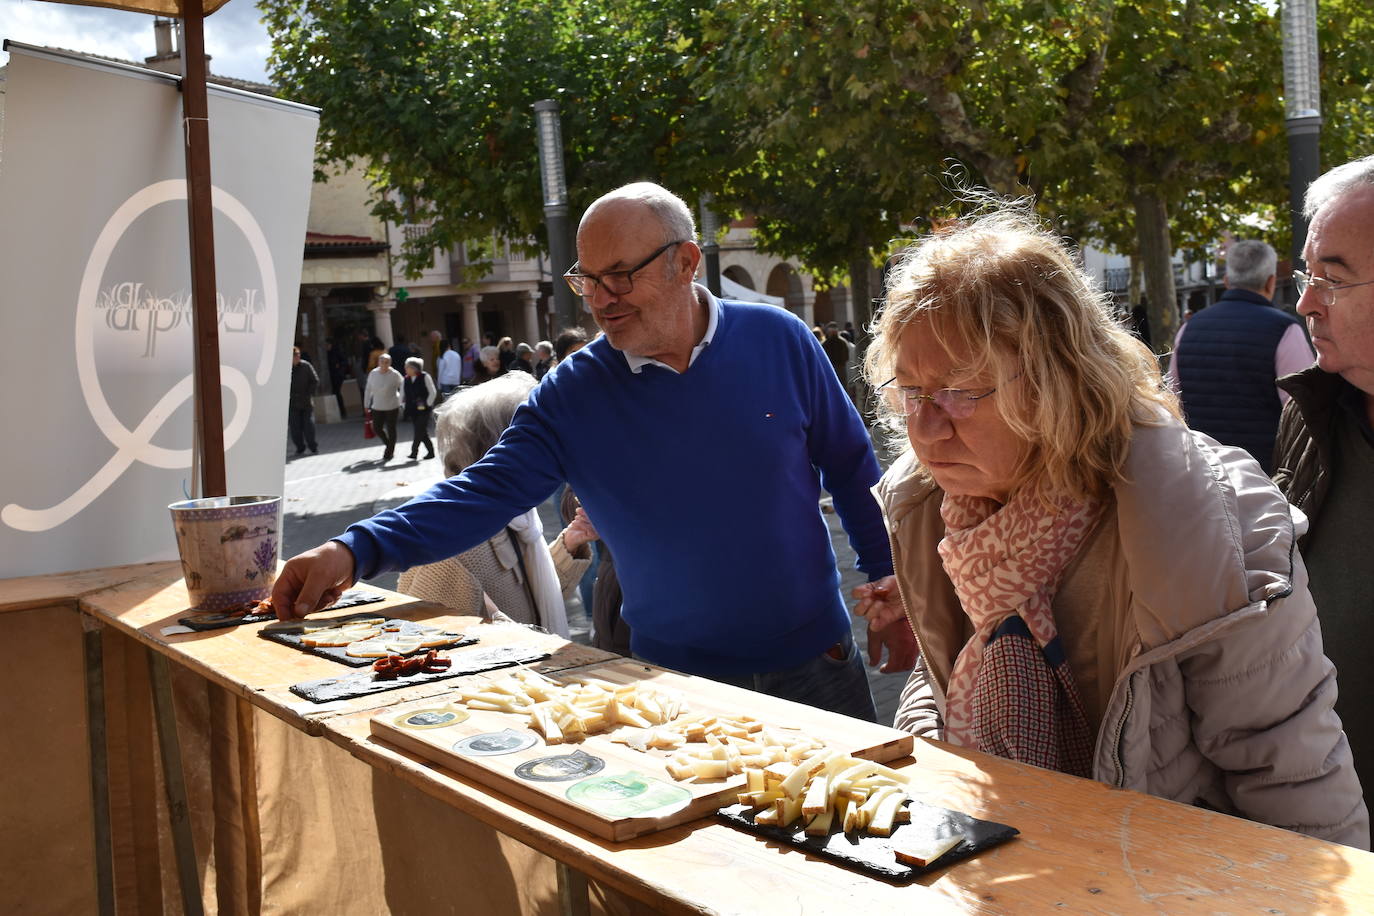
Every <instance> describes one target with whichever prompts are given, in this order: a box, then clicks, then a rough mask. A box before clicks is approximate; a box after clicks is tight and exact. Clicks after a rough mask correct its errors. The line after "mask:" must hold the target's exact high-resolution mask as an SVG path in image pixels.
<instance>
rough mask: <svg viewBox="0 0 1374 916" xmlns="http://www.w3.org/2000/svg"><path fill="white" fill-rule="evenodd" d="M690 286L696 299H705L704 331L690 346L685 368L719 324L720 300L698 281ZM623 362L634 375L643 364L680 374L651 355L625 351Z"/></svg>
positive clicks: (714, 334)
mask: <svg viewBox="0 0 1374 916" xmlns="http://www.w3.org/2000/svg"><path fill="white" fill-rule="evenodd" d="M692 286H693V287H694V288H695V289H696V291H697V299H698V301H705V303H706V333H705V334H704V335H702V338H701V341H700V342H699V343H698V344H697V345H696V346H695V347H693V348H692V354H691V355H690V356H688V357H687V368H689V369H690V368H691V367H692V363H694V362H696V361H697V357H698V356H700V355H701V354H702V351H703V350H705V349H706V348H707V347H708V346H710V345H711V339H712V338H713V337H715V336H716V327H717V326H718V325H719V324H720V302H719V301H718V300H717V299H716V297H715V296H713V295H711V291H710V290H709V289H707V288H706V287H704V286H702V285H701V284H700V283H694V284H692ZM625 362H626V363H628V364H629V366H630V371H631V372H633V373H634V374H635V375H639V373H640V372H642V371H643V370H644V367H645V366H662V367H663V368H664V369H667V370H668V371H669V372H672V373H675V374H677V375H681V374H682V373H680V372H678V371H677V370H676V369H674V368H673V367H672V366H670V365H668V364H667V363H662V362H659V361H658V360H656V359H654V358H653V357H652V356H635V355H633V354H630V353H626V354H625Z"/></svg>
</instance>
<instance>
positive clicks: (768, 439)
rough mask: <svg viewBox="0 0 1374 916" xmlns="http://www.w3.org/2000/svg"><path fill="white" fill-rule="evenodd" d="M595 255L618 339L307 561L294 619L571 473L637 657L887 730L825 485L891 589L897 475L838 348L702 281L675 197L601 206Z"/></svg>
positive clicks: (506, 516)
mask: <svg viewBox="0 0 1374 916" xmlns="http://www.w3.org/2000/svg"><path fill="white" fill-rule="evenodd" d="M577 254H578V261H577V263H576V264H574V265H573V267H572V269H571V270H569V271H568V273H567V274H566V275H565V278H566V280H567V282H568V284H569V285H570V286H571V287H572V288H573V290H574V292H576V293H577V294H578V295H580V296H582V297H583V300H584V301H585V302H586V304H587V305H588V306H589V308H590V310H591V314H592V317H593V318H594V319H595V320H596V323H597V324H598V325H599V326H600V327H601V329H602V331H603V332H604V334H603V335H602V336H600V337H598V338H597V339H596V340H594V341H592V342H591V343H590V344H588V345H587V346H586V347H584V348H583V349H581V350H578V351H577V352H576V353H574V354H572V355H571V356H569V357H568V358H567V359H566V360H564V361H562V362H560V363H559V364H558V365H557V366H556V367H555V368H554V369H553V370H552V371H551V372H550V373H549V374H548V375H547V376H546V377H545V378H544V380H543V381H542V382H540V384H539V385H538V387H536V388H535V389H534V391H533V392H531V394H530V396H529V400H528V401H526V402H525V404H524V405H522V406H521V407H520V409H519V410H518V411H517V412H516V414H515V418H514V420H513V421H512V422H511V425H510V427H509V428H508V429H507V430H506V431H505V433H504V434H503V435H502V436H501V439H500V441H499V442H498V443H497V444H496V445H495V446H494V447H493V448H492V449H491V450H490V451H488V452H487V453H486V455H485V456H484V457H483V458H482V459H481V460H480V461H478V462H476V463H475V464H473V465H471V466H470V467H468V468H467V470H465V471H464V472H463V473H462V474H460V475H458V476H456V477H452V478H450V479H448V480H446V481H444V482H442V483H439V484H436V485H435V486H433V487H431V488H430V489H429V490H428V491H427V492H426V493H424V494H422V495H421V496H419V497H417V498H416V499H414V500H412V501H410V502H409V503H406V504H405V505H404V506H401V507H399V508H397V509H392V510H388V511H386V512H383V513H381V514H379V515H376V516H374V517H373V518H371V519H368V520H366V521H363V522H360V523H358V524H356V525H353V526H352V527H350V528H349V529H348V531H346V532H344V533H343V534H341V535H339V537H337V538H335V539H334V540H331V541H329V542H328V543H326V544H324V545H322V546H320V547H317V548H315V549H314V550H311V551H307V552H306V553H304V554H302V555H301V556H298V557H295V558H294V559H292V560H291V561H290V562H289V563H287V564H286V567H285V568H284V569H283V570H282V573H281V575H280V576H279V577H278V579H277V584H276V588H275V589H274V590H273V593H272V599H273V602H274V604H275V605H276V607H277V613H278V615H280V616H282V617H287V616H291V615H295V616H303V615H305V614H308V613H311V612H313V611H315V610H316V609H318V608H320V607H323V606H326V605H328V604H329V603H330V601H332V600H333V599H334V598H335V597H337V596H338V594H339V593H340V592H341V591H342V590H343V589H344V588H347V587H348V586H349V585H352V584H353V582H354V580H356V579H358V578H360V577H361V578H370V577H372V576H375V575H377V574H378V573H381V572H385V571H387V570H391V569H405V568H407V567H409V566H413V565H418V564H421V563H429V562H433V561H435V560H438V559H442V558H444V557H449V556H452V555H454V554H457V553H460V552H462V551H464V550H467V549H468V548H470V547H471V546H473V545H474V544H476V543H479V542H481V541H483V540H485V539H486V538H488V537H490V536H491V534H492V533H493V532H494V531H499V530H500V529H501V528H502V527H503V526H504V525H506V524H507V523H508V522H509V520H510V519H511V518H514V517H515V516H517V515H520V514H522V513H524V512H525V511H526V510H528V509H529V508H530V507H532V506H537V505H539V504H540V503H542V502H543V501H544V500H545V499H547V498H548V497H549V496H550V495H551V494H552V493H553V492H554V491H555V490H556V489H557V488H558V486H559V484H561V483H562V482H563V481H565V480H566V481H567V482H568V483H570V484H571V485H572V487H573V489H574V490H576V492H577V496H578V498H579V499H580V500H581V502H582V504H583V506H584V507H585V508H586V510H587V513H588V514H589V515H590V516H591V517H592V518H593V519H595V523H596V526H597V530H598V531H599V532H600V534H601V536H602V538H603V539H604V540H605V542H606V545H607V547H609V548H610V549H611V551H612V552H613V553H614V554H615V558H616V572H617V573H618V575H619V579H620V585H621V591H622V605H621V614H622V616H623V618H624V620H625V622H626V623H627V624H629V627H630V632H631V642H630V645H631V649H632V650H633V652H634V654H635V655H637V656H640V657H642V658H644V659H647V660H648V661H651V662H656V663H658V664H661V665H664V666H666V667H670V668H676V669H678V670H681V671H686V672H688V673H689V674H698V675H703V676H706V677H711V678H715V679H717V680H722V681H726V682H728V683H733V684H737V685H740V686H745V687H749V688H752V689H755V690H758V691H761V692H765V693H769V694H773V695H775V696H781V697H784V698H786V699H790V700H794V701H797V702H801V703H807V704H810V705H813V706H817V707H820V708H824V709H830V710H833V711H835V712H841V713H845V714H848V715H852V716H855V717H858V718H866V719H870V720H872V719H874V718H875V715H876V714H875V712H874V708H873V700H872V697H871V696H870V694H869V689H868V682H867V678H866V676H865V672H864V665H863V660H862V659H861V657H860V655H859V652H858V650H857V648H856V646H855V644H854V640H853V638H852V637H851V635H850V626H851V624H850V619H849V614H848V611H847V610H846V608H845V604H844V601H843V599H842V597H841V595H840V592H839V581H840V577H839V573H838V572H837V570H836V569H835V554H834V552H833V550H832V548H831V543H830V533H829V530H828V528H827V527H826V523H825V521H824V520H823V519H822V517H821V513H820V509H819V505H818V503H819V495H820V489H821V487H822V486H824V487H825V489H826V490H827V491H828V492H829V493H830V494H831V495H832V496H833V498H834V505H835V510H836V513H837V515H838V516H839V518H840V521H841V523H842V524H843V525H844V528H845V531H846V533H847V534H848V535H849V539H850V542H851V544H852V545H853V546H854V550H855V553H856V554H857V556H858V565H859V567H860V569H862V570H863V572H864V573H866V574H867V576H868V578H869V580H870V581H871V582H876V583H878V587H890V586H891V585H892V582H893V580H892V578H891V577H892V557H891V553H890V549H889V542H888V536H887V530H886V528H885V527H884V525H883V519H882V515H881V513H880V512H879V510H878V504H877V502H876V501H875V500H874V499H873V495H872V493H871V492H870V491H869V488H870V487H871V486H872V485H873V484H874V483H876V482H877V480H878V477H879V476H880V473H881V472H880V469H879V467H878V462H877V460H876V459H875V457H874V455H873V449H872V445H871V443H870V440H869V434H868V430H867V429H866V428H865V426H864V423H863V420H862V419H861V418H860V417H859V414H858V412H857V411H856V410H855V409H854V405H853V404H852V403H851V402H850V400H849V398H848V396H847V395H846V394H845V391H844V388H843V387H842V386H841V385H840V382H839V379H838V378H836V376H835V373H834V371H833V370H832V369H831V367H830V363H829V361H828V360H827V359H826V357H825V354H824V352H823V351H822V350H821V347H820V344H819V342H817V340H816V339H815V337H813V336H812V334H811V331H810V330H809V329H808V328H807V327H806V326H805V325H804V324H802V322H801V321H799V320H798V319H797V318H796V316H794V315H792V314H790V313H788V312H786V311H784V310H783V309H779V308H774V307H772V306H759V305H749V304H746V303H738V302H722V301H721V300H719V299H717V298H716V297H715V296H713V295H712V294H711V293H710V292H709V291H708V290H707V289H706V288H705V287H704V286H701V285H699V284H697V283H695V282H694V277H695V275H696V272H697V268H698V266H699V265H700V262H701V249H700V248H699V247H698V246H697V243H696V227H695V225H694V222H693V219H692V212H691V210H690V209H689V208H688V207H687V205H686V204H685V203H683V201H682V200H680V199H679V198H677V197H676V196H674V195H672V194H671V193H669V192H668V191H667V190H665V189H664V188H661V187H659V186H658V185H653V184H647V183H641V184H633V185H627V186H626V187H624V188H621V189H619V190H617V191H613V192H611V193H610V194H607V195H606V196H604V197H602V198H601V199H600V200H598V201H596V202H595V203H593V204H592V206H591V207H590V208H588V210H587V212H586V214H585V215H584V216H583V218H582V223H581V226H580V227H579V228H578V233H577ZM760 366H767V367H768V368H767V371H766V372H765V371H760V370H759V367H760ZM903 631H905V632H903ZM869 640H870V653H872V652H873V650H874V649H875V648H876V646H877V643H879V642H881V643H883V644H884V645H885V646H886V648H887V650H888V653H889V660H888V666H887V669H886V670H905V669H908V668H910V667H911V665H912V664H913V663H914V662H915V653H916V646H915V639H914V637H913V636H912V634H911V632H910V628H909V627H897V626H893V627H887V628H884V629H882V630H879V631H874V630H872V629H870V633H869Z"/></svg>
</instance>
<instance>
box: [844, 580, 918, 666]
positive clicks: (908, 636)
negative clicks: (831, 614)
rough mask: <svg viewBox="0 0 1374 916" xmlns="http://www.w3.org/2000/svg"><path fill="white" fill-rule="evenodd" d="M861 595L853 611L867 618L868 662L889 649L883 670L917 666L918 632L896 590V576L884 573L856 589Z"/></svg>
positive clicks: (879, 659)
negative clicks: (913, 628) (915, 630)
mask: <svg viewBox="0 0 1374 916" xmlns="http://www.w3.org/2000/svg"><path fill="white" fill-rule="evenodd" d="M853 595H854V597H855V598H858V599H859V603H858V604H857V605H855V606H854V614H855V616H857V617H863V618H865V619H866V620H867V621H868V663H869V664H870V665H876V664H878V662H879V661H881V660H882V657H883V649H884V648H886V649H887V662H886V663H885V664H884V665H883V666H882V667H881V668H879V669H878V670H879V671H881V672H882V673H883V674H891V673H893V672H894V671H909V670H911V669H912V668H914V667H915V666H916V634H915V633H913V632H912V631H911V624H910V622H908V620H907V619H906V608H904V607H903V606H902V597H901V595H900V594H898V592H897V577H896V576H884V577H883V578H881V579H876V580H874V581H872V582H868V583H865V584H864V585H860V586H859V587H858V588H856V589H854V592H853Z"/></svg>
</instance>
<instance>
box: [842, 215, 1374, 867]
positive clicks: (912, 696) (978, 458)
mask: <svg viewBox="0 0 1374 916" xmlns="http://www.w3.org/2000/svg"><path fill="white" fill-rule="evenodd" d="M868 371H869V374H870V378H871V380H872V381H873V382H874V383H875V384H878V385H879V388H880V390H881V391H882V393H883V396H884V397H883V404H884V410H885V411H886V413H887V414H888V416H889V417H890V418H891V419H892V420H893V421H894V422H895V423H896V424H897V425H898V426H900V428H901V429H902V431H903V432H904V433H905V438H906V449H905V452H904V454H902V456H901V457H900V458H898V459H897V461H896V462H895V463H894V464H893V465H892V467H891V469H890V470H889V471H888V473H887V474H886V475H885V476H884V477H883V479H882V481H881V482H880V483H879V484H878V486H877V487H876V488H875V493H876V495H877V496H878V498H879V501H880V502H881V503H882V505H883V508H884V512H885V515H886V518H887V523H888V528H889V532H890V534H891V538H892V557H893V563H894V567H895V570H896V580H897V581H896V586H897V587H896V588H895V589H894V588H892V587H891V586H890V585H886V584H884V583H874V584H872V585H869V586H864V587H861V589H860V590H859V592H858V594H859V597H860V598H861V601H860V605H859V607H858V609H857V610H858V612H859V613H861V614H862V615H864V616H868V617H870V618H873V619H874V623H875V624H877V625H879V626H881V625H882V624H884V623H886V622H888V621H890V620H893V619H895V618H897V617H899V616H900V615H903V614H904V615H905V616H906V617H907V619H908V620H909V621H910V624H911V626H912V629H913V630H914V632H915V635H916V638H917V643H918V648H919V652H920V658H919V661H918V663H917V665H916V667H915V669H914V670H913V672H912V675H911V679H910V681H909V682H908V684H907V687H906V690H905V693H904V695H903V699H902V704H901V707H900V710H899V712H898V714H897V725H898V727H900V728H904V729H906V730H908V731H911V732H913V733H915V734H917V735H921V736H924V737H929V738H940V739H944V740H948V741H953V742H955V743H957V744H962V745H964V746H969V747H976V748H979V749H981V750H983V751H986V752H988V753H995V754H999V755H1001V756H1005V757H1009V758H1011V759H1014V760H1020V761H1023V762H1026V763H1032V764H1036V765H1039V766H1044V767H1048V768H1051V769H1056V770H1060V771H1063V772H1068V773H1074V774H1076V775H1081V776H1086V777H1091V778H1093V779H1097V780H1099V781H1101V782H1105V783H1107V784H1109V785H1112V786H1117V787H1121V788H1128V789H1136V790H1139V791H1142V792H1148V793H1150V794H1153V795H1158V796H1162V797H1164V798H1169V799H1173V800H1175V801H1180V802H1184V803H1187V804H1197V805H1203V806H1206V807H1209V808H1213V809H1215V810H1219V811H1223V812H1226V813H1230V814H1236V815H1239V816H1241V817H1247V818H1250V819H1252V820H1257V821H1261V822H1264V823H1268V824H1273V825H1275V826H1280V827H1285V828H1288V829H1292V830H1298V831H1301V832H1303V833H1308V834H1311V835H1313V836H1318V837H1322V838H1324V839H1330V840H1335V841H1337V842H1342V843H1347V844H1350V845H1355V846H1360V847H1363V848H1368V845H1369V827H1368V815H1367V812H1366V810H1365V806H1364V802H1363V799H1362V796H1361V791H1360V786H1359V781H1358V779H1357V777H1356V775H1355V772H1354V768H1353V767H1352V765H1351V760H1350V751H1349V746H1348V745H1347V743H1346V739H1345V735H1344V733H1343V732H1342V731H1341V725H1340V721H1339V719H1338V718H1337V717H1336V714H1335V712H1334V711H1333V709H1332V704H1333V702H1334V699H1335V695H1336V677H1335V671H1334V670H1333V668H1332V666H1331V663H1330V662H1329V661H1327V659H1326V658H1325V656H1324V655H1323V654H1322V647H1321V631H1320V628H1319V626H1318V623H1317V617H1316V611H1315V609H1314V607H1313V605H1312V600H1311V597H1310V596H1309V594H1308V591H1307V584H1306V570H1305V569H1304V567H1303V565H1302V560H1301V557H1299V555H1298V553H1297V550H1296V548H1295V546H1294V541H1295V537H1296V535H1297V534H1298V533H1300V531H1299V530H1298V528H1297V525H1301V524H1303V522H1302V520H1301V516H1298V519H1297V522H1296V523H1295V520H1294V515H1293V513H1291V512H1290V510H1289V507H1288V505H1287V503H1286V502H1285V501H1284V499H1283V497H1282V495H1281V494H1280V493H1279V492H1278V490H1277V489H1275V487H1274V486H1273V484H1272V483H1271V482H1270V481H1269V480H1268V478H1267V477H1266V476H1265V475H1264V474H1263V472H1262V471H1261V470H1260V468H1259V466H1258V465H1257V464H1255V462H1254V461H1253V460H1252V459H1251V458H1250V457H1249V456H1248V455H1246V454H1245V453H1244V452H1242V451H1240V450H1238V449H1232V448H1226V447H1223V446H1219V445H1218V444H1217V443H1215V442H1213V441H1212V440H1210V439H1208V438H1206V437H1205V436H1202V435H1200V434H1197V433H1193V432H1190V431H1189V430H1188V429H1187V428H1186V427H1185V426H1184V425H1183V423H1182V421H1181V420H1180V418H1179V415H1178V407H1177V404H1176V402H1175V400H1174V398H1173V395H1172V394H1170V393H1169V392H1168V391H1167V389H1166V388H1165V387H1164V386H1163V385H1162V384H1161V381H1160V374H1159V369H1158V366H1157V364H1156V363H1155V360H1154V358H1153V356H1152V355H1151V354H1150V353H1149V351H1148V350H1147V349H1146V348H1144V347H1143V346H1142V345H1141V344H1139V343H1138V342H1137V341H1135V340H1134V339H1133V338H1131V337H1130V336H1129V335H1128V334H1126V333H1125V332H1124V331H1123V330H1122V329H1121V328H1120V327H1119V326H1117V325H1116V323H1115V322H1114V321H1113V320H1112V319H1111V318H1110V313H1109V310H1108V307H1107V303H1106V301H1105V300H1104V299H1103V298H1102V296H1101V295H1100V294H1098V293H1096V292H1095V291H1093V289H1092V284H1091V281H1090V280H1089V279H1088V278H1087V277H1086V276H1085V275H1084V274H1083V272H1082V271H1081V270H1080V269H1079V268H1078V267H1077V265H1076V264H1075V263H1074V261H1073V259H1072V256H1071V255H1070V253H1069V252H1068V251H1067V250H1066V249H1065V248H1064V247H1063V245H1062V244H1060V243H1059V242H1058V241H1057V240H1056V239H1054V238H1053V237H1052V236H1050V235H1048V234H1047V233H1044V232H1043V231H1041V230H1040V229H1039V228H1038V227H1037V226H1036V225H1035V223H1034V221H1033V220H1032V219H1030V218H1029V217H1027V216H1025V215H1024V214H1022V213H1020V212H1018V211H1010V210H1007V211H1002V212H999V213H994V214H990V215H986V216H982V217H979V218H977V219H974V220H971V221H969V222H966V223H963V224H961V225H960V226H958V227H956V228H954V229H952V230H949V231H946V232H942V233H939V234H936V235H934V236H932V237H930V238H928V239H926V240H924V241H922V242H921V243H918V244H917V245H916V246H914V247H913V248H912V249H911V250H910V251H909V252H907V253H906V255H905V256H904V257H903V260H902V262H901V263H900V265H899V266H898V267H897V269H896V270H895V271H894V273H893V275H892V276H891V278H890V280H889V289H888V297H887V303H886V305H885V307H884V309H883V311H882V313H881V315H880V316H879V319H878V325H877V329H876V336H875V339H874V343H873V346H872V348H871V350H870V353H869V357H868Z"/></svg>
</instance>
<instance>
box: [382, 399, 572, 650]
mask: <svg viewBox="0 0 1374 916" xmlns="http://www.w3.org/2000/svg"><path fill="white" fill-rule="evenodd" d="M535 384H536V383H535V380H534V376H532V375H530V374H529V373H527V372H508V373H506V374H505V375H502V376H500V377H499V378H494V379H492V380H491V381H489V382H487V383H486V384H484V385H480V386H478V387H473V388H464V389H462V390H460V391H459V392H458V393H457V394H455V395H453V396H452V397H451V398H449V399H448V400H447V401H445V402H444V403H443V404H442V405H440V406H439V408H438V410H436V411H435V414H434V416H435V420H436V425H437V432H436V438H437V439H438V440H439V451H440V452H441V453H442V454H443V459H444V473H445V474H447V475H448V476H450V477H453V476H455V475H457V474H461V473H462V472H463V470H464V469H465V468H467V466H468V465H470V464H472V463H474V462H475V461H477V459H479V458H481V457H482V456H483V455H485V454H486V453H487V450H488V449H490V448H491V447H492V446H493V445H495V444H496V440H498V439H500V438H501V433H503V432H504V431H505V429H506V427H507V426H509V425H510V421H511V419H512V418H513V417H514V416H515V411H516V408H518V407H519V406H520V405H521V404H523V403H524V402H525V399H526V398H527V397H528V396H529V393H530V391H531V390H532V389H533V388H534V386H535ZM596 539H597V534H596V529H595V528H593V527H592V525H591V522H590V521H588V519H587V515H586V513H585V512H584V511H583V510H582V509H580V508H579V509H578V510H577V513H576V515H575V517H574V518H573V521H572V522H571V523H570V524H569V525H568V526H567V527H566V528H564V529H563V531H562V533H561V534H559V535H558V537H557V538H555V539H554V541H553V543H552V544H547V543H545V541H544V528H543V525H542V524H541V523H540V521H539V513H538V510H537V509H531V510H529V511H528V512H526V513H525V514H523V515H520V516H518V517H516V518H513V519H511V521H510V523H509V524H508V525H507V526H506V527H505V528H503V529H502V530H501V531H500V532H498V533H497V534H495V535H493V536H492V537H491V538H490V539H488V540H486V541H483V542H482V543H481V544H478V545H477V546H476V547H473V548H471V549H470V550H466V551H464V552H463V553H460V554H458V555H457V556H454V557H450V558H449V559H447V560H441V561H439V562H438V563H429V564H426V565H424V566H416V567H413V568H411V569H408V570H406V571H405V572H403V573H401V576H400V580H399V582H398V584H397V589H398V590H399V591H402V592H405V593H406V594H408V595H414V596H415V597H417V598H424V599H426V600H428V601H434V602H437V603H439V604H443V605H445V606H447V607H451V608H454V609H456V610H458V611H459V612H461V613H464V614H475V615H480V616H484V617H487V618H489V619H491V618H509V619H511V620H514V621H516V622H517V623H532V624H535V625H537V626H541V627H543V628H544V629H546V630H549V631H550V632H553V633H557V634H558V635H559V636H563V637H567V636H568V632H569V631H568V618H567V609H566V607H565V606H564V604H563V598H564V596H565V595H567V594H570V593H571V592H572V589H573V587H574V586H576V585H577V582H578V580H579V579H581V578H582V574H583V573H585V572H586V571H587V567H588V566H589V565H590V564H591V550H590V549H589V548H588V546H587V545H588V543H589V542H590V541H594V540H596Z"/></svg>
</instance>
